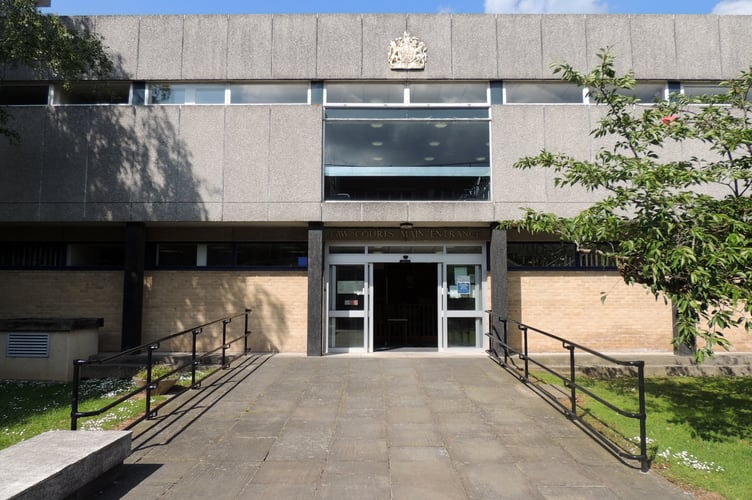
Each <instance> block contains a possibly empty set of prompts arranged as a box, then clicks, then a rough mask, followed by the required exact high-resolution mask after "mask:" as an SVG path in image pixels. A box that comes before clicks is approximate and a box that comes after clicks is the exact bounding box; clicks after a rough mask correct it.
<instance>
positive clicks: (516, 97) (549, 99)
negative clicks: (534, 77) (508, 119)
mask: <svg viewBox="0 0 752 500" xmlns="http://www.w3.org/2000/svg"><path fill="white" fill-rule="evenodd" d="M586 95H587V89H583V88H581V87H578V86H577V85H575V84H573V83H568V82H533V81H529V82H514V81H505V82H504V103H505V104H582V103H584V102H587V101H586Z"/></svg>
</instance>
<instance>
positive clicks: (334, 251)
mask: <svg viewBox="0 0 752 500" xmlns="http://www.w3.org/2000/svg"><path fill="white" fill-rule="evenodd" d="M72 22H74V23H75V24H77V25H79V26H82V27H88V28H89V29H91V30H93V31H95V32H96V33H98V34H100V35H101V36H102V37H103V40H104V43H105V45H106V46H108V47H109V50H110V53H111V55H112V58H113V60H114V62H115V66H116V69H115V72H114V73H113V75H112V77H111V78H110V79H108V80H107V81H86V82H80V83H74V84H73V85H72V86H71V87H70V88H62V87H61V86H60V85H58V84H57V83H56V82H54V81H49V80H45V79H43V77H41V76H39V75H29V74H27V73H25V72H23V71H20V70H7V71H5V73H4V77H3V80H2V82H0V103H1V104H3V105H6V106H8V108H6V109H9V110H10V111H11V113H12V115H13V116H14V120H13V121H12V122H11V125H12V126H13V127H14V128H16V129H17V130H18V131H19V133H20V136H21V142H20V144H18V145H15V144H11V143H9V142H8V141H7V140H6V139H4V138H3V139H0V319H2V318H35V317H61V316H66V317H68V316H79V317H80V316H83V317H102V318H104V326H103V327H102V328H101V331H100V335H99V351H102V352H107V351H117V350H120V349H122V348H124V347H128V346H134V345H138V344H140V343H142V342H147V341H150V340H152V339H156V338H158V337H160V336H163V335H166V334H169V333H172V332H175V331H178V330H181V329H183V328H188V327H191V326H193V325H196V324H200V323H202V322H204V321H208V320H212V319H216V318H219V317H222V316H225V315H227V314H229V313H233V312H239V311H242V310H243V308H244V307H246V306H247V307H250V308H251V309H252V310H253V313H252V320H251V328H252V330H253V331H254V335H253V340H252V342H251V346H252V347H253V348H254V349H255V350H262V351H281V352H302V353H308V354H309V355H321V354H329V353H337V352H343V351H362V352H376V351H380V350H385V349H395V348H407V347H409V348H423V349H426V350H431V351H437V352H468V351H477V352H480V351H482V350H483V349H485V348H486V347H487V338H486V337H485V336H484V332H486V331H487V330H488V324H487V322H488V318H487V314H486V312H485V311H487V310H489V309H493V310H494V311H496V312H498V313H499V314H507V313H508V314H509V316H510V317H511V318H513V319H517V320H520V321H522V322H525V323H527V324H530V325H533V326H536V327H539V328H542V329H544V330H548V331H551V332H554V333H557V334H559V335H561V336H565V337H569V338H571V339H573V340H575V341H578V342H580V343H583V344H586V345H588V346H591V347H593V348H595V349H598V350H601V351H606V352H665V353H670V352H672V349H673V346H672V344H671V340H672V337H673V328H672V320H671V306H670V304H665V303H664V301H663V300H656V299H655V298H654V297H652V296H650V295H649V294H648V293H647V292H646V291H645V290H644V289H643V288H641V287H629V286H626V285H625V284H624V283H623V281H622V279H621V277H620V276H619V274H618V272H617V271H616V270H615V269H613V268H610V267H608V266H607V265H605V263H604V262H600V261H599V260H598V259H595V258H593V257H592V256H588V255H580V254H578V253H577V252H576V251H575V249H574V247H573V246H572V245H570V244H567V243H561V242H559V241H557V240H556V238H555V236H548V237H543V236H540V235H536V236H531V235H526V234H518V233H516V232H515V233H513V232H509V233H507V232H505V231H501V230H498V229H497V228H496V223H497V221H500V220H505V219H514V218H520V217H521V215H522V211H521V208H523V207H533V208H536V209H542V210H547V211H553V212H556V213H558V214H561V215H573V214H575V213H577V212H578V211H579V210H581V209H583V208H585V207H586V206H588V204H589V203H591V202H592V201H593V200H594V199H595V198H594V196H597V194H594V193H589V192H586V191H583V190H579V189H576V188H570V189H560V188H556V187H555V186H554V182H553V174H552V173H551V172H547V171H545V170H526V171H521V170H516V169H514V168H513V163H514V162H515V161H516V160H517V159H519V158H520V157H522V156H524V155H530V154H536V153H537V152H539V151H540V150H541V149H543V148H546V149H548V150H551V151H557V152H563V153H568V154H571V155H574V156H576V157H580V158H582V159H589V158H592V157H593V156H594V155H595V154H596V152H597V151H598V148H599V147H601V146H602V145H604V144H605V143H604V142H603V141H602V140H599V139H595V138H593V137H591V136H590V135H589V132H590V130H591V129H593V128H594V127H595V125H596V123H597V121H598V119H599V118H600V117H601V116H602V115H603V110H602V108H600V107H598V106H596V105H593V104H589V103H588V97H587V93H586V92H584V91H583V90H582V89H579V88H576V87H573V86H570V85H568V84H565V83H561V82H560V81H559V80H558V79H557V77H556V76H555V75H553V74H552V72H551V63H553V62H562V61H567V62H569V63H571V64H573V65H574V66H575V67H577V68H581V69H583V70H588V69H590V68H592V67H593V65H594V64H595V63H596V57H595V54H596V52H597V51H598V49H600V48H604V47H607V46H610V47H612V48H613V51H614V52H615V53H616V56H617V67H618V68H619V69H620V71H626V70H628V69H629V68H632V69H634V72H635V76H636V78H637V79H638V82H639V83H638V86H637V88H636V90H635V92H636V93H637V95H638V96H639V97H640V98H642V99H643V100H644V101H645V102H651V101H652V100H653V99H655V98H658V99H666V98H668V95H669V93H670V92H683V93H685V94H698V93H706V92H714V91H716V89H717V87H716V86H717V84H718V82H719V81H720V80H722V79H725V78H729V77H734V76H736V75H738V73H739V72H740V71H741V70H742V69H744V68H747V67H748V66H749V65H750V63H752V38H751V37H750V36H749V34H750V31H751V29H752V18H750V17H745V16H683V15H682V16H679V15H677V16H668V15H666V16H663V15H657V16H652V15H650V16H647V15H639V16H622V15H449V14H446V15H444V14H441V15H412V14H409V15H404V14H400V15H375V14H374V15H371V14H367V15H365V14H364V15H232V16H226V15H211V16H103V17H90V18H76V19H73V20H72ZM698 152H702V150H701V149H700V148H699V147H698V146H697V145H691V144H685V145H678V146H675V147H672V148H668V149H667V150H666V151H665V154H666V155H668V156H667V157H670V158H674V159H681V158H685V159H687V158H690V157H692V156H693V155H695V154H697V153H698ZM703 154H704V153H703ZM601 293H606V294H607V297H608V298H607V300H606V301H605V302H604V303H602V302H601ZM731 340H732V342H734V344H735V348H736V349H737V350H752V342H750V340H749V338H748V337H747V336H744V335H741V334H738V335H737V334H734V333H732V334H731ZM184 347H185V346H182V345H173V346H171V348H172V349H182V348H184ZM553 347H558V346H553ZM542 348H546V346H542Z"/></svg>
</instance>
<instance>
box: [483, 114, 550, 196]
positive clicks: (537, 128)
mask: <svg viewBox="0 0 752 500" xmlns="http://www.w3.org/2000/svg"><path fill="white" fill-rule="evenodd" d="M544 108H545V107H544V106H513V105H507V106H494V107H493V109H492V113H493V117H494V120H493V121H492V122H491V148H492V149H491V157H492V159H493V166H492V171H491V182H492V196H493V201H494V202H512V203H514V204H515V209H516V208H517V207H521V206H526V205H525V204H526V203H528V202H535V201H538V202H543V201H545V199H546V187H545V186H546V181H545V179H546V174H545V171H544V170H543V169H530V170H519V169H516V168H514V167H513V165H514V163H515V162H516V161H518V160H520V159H521V158H522V157H524V156H533V155H536V154H538V153H540V151H541V150H542V149H543V148H544V147H545V142H544V135H543V110H544Z"/></svg>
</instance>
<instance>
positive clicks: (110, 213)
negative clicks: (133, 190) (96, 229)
mask: <svg viewBox="0 0 752 500" xmlns="http://www.w3.org/2000/svg"><path fill="white" fill-rule="evenodd" d="M130 218H131V204H130V203H115V202H113V203H106V202H104V203H91V202H88V203H86V205H85V206H84V220H86V221H107V222H116V221H120V222H127V221H129V220H130Z"/></svg>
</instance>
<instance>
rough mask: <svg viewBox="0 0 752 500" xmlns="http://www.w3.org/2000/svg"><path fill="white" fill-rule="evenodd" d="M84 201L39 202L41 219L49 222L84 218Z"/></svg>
mask: <svg viewBox="0 0 752 500" xmlns="http://www.w3.org/2000/svg"><path fill="white" fill-rule="evenodd" d="M85 207H86V205H85V204H84V203H45V202H42V203H40V204H39V220H41V221H48V222H71V221H81V220H84V209H85Z"/></svg>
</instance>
